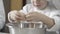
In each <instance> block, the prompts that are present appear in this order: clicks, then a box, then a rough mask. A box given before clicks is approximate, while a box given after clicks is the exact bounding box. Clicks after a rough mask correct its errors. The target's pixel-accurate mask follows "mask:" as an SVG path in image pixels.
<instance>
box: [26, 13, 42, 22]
mask: <svg viewBox="0 0 60 34" xmlns="http://www.w3.org/2000/svg"><path fill="white" fill-rule="evenodd" d="M42 15H43V14H41V13H38V12H30V13H28V14H27V15H26V20H27V21H41V20H42Z"/></svg>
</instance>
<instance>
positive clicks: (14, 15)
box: [8, 10, 25, 22]
mask: <svg viewBox="0 0 60 34" xmlns="http://www.w3.org/2000/svg"><path fill="white" fill-rule="evenodd" d="M8 19H9V21H10V22H11V21H12V22H17V21H21V20H25V15H24V13H20V12H18V11H17V10H14V11H11V12H10V13H8Z"/></svg>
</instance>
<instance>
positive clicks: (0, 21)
mask: <svg viewBox="0 0 60 34" xmlns="http://www.w3.org/2000/svg"><path fill="white" fill-rule="evenodd" d="M4 24H5V11H4V6H3V0H0V29H2V28H3V26H4Z"/></svg>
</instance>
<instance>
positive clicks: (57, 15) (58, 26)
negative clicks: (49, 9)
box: [47, 12, 60, 31]
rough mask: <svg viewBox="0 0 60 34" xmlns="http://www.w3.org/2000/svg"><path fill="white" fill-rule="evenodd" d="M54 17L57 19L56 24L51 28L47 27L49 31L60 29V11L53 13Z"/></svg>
mask: <svg viewBox="0 0 60 34" xmlns="http://www.w3.org/2000/svg"><path fill="white" fill-rule="evenodd" d="M51 15H53V16H52V18H53V19H54V21H55V25H54V26H53V27H52V28H51V29H47V31H59V30H60V12H55V13H52V14H51Z"/></svg>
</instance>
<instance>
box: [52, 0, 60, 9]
mask: <svg viewBox="0 0 60 34" xmlns="http://www.w3.org/2000/svg"><path fill="white" fill-rule="evenodd" d="M51 1H52V2H53V4H54V6H55V7H56V8H57V9H58V10H60V0H51Z"/></svg>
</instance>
